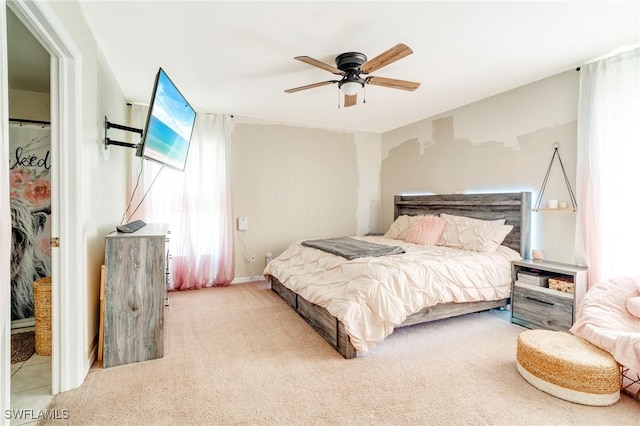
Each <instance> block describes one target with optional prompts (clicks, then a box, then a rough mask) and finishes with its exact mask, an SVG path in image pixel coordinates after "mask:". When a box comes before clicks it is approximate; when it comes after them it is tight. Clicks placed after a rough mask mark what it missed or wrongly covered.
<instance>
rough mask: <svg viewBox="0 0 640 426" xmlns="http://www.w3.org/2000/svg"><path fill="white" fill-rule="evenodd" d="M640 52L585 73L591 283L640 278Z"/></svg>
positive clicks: (585, 244)
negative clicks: (639, 211) (639, 254)
mask: <svg viewBox="0 0 640 426" xmlns="http://www.w3.org/2000/svg"><path fill="white" fill-rule="evenodd" d="M639 160H640V48H637V49H634V50H631V51H627V52H624V53H621V54H618V55H615V56H612V57H610V58H606V59H603V60H599V61H597V62H594V63H591V64H588V65H585V66H583V67H581V68H580V97H579V105H578V162H577V182H576V189H577V199H578V217H577V218H578V220H577V236H578V238H577V239H576V243H577V247H576V253H577V255H578V259H577V260H578V261H579V262H581V263H584V264H586V265H588V267H589V284H590V285H593V284H595V283H596V282H598V281H600V280H602V279H606V278H611V277H614V276H619V275H640V267H639V266H638V256H637V249H636V247H637V244H638V241H640V227H638V225H637V217H638V206H639V205H640V202H639V201H638V197H639V195H638V182H640V165H639Z"/></svg>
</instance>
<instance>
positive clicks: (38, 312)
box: [33, 277, 51, 356]
mask: <svg viewBox="0 0 640 426" xmlns="http://www.w3.org/2000/svg"><path fill="white" fill-rule="evenodd" d="M33 302H34V309H35V319H36V333H35V334H36V353H37V354H38V355H46V356H48V355H51V277H45V278H40V279H39V280H36V281H34V282H33Z"/></svg>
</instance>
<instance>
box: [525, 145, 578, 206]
mask: <svg viewBox="0 0 640 426" xmlns="http://www.w3.org/2000/svg"><path fill="white" fill-rule="evenodd" d="M558 148H560V144H559V143H558V142H555V143H554V144H553V155H552V156H551V162H549V167H548V168H547V174H546V175H545V176H544V181H543V182H542V187H541V188H540V193H539V194H538V199H537V200H536V204H535V205H534V206H533V208H532V209H531V210H532V211H534V212H576V211H578V205H577V203H576V196H575V195H574V194H573V189H572V188H571V183H569V178H568V177H567V172H566V171H565V169H564V164H563V163H562V158H561V157H560V152H559V151H558ZM556 157H557V158H558V162H559V163H560V168H561V169H562V176H563V177H564V183H565V184H566V185H567V191H568V192H569V198H570V200H571V206H567V207H556V208H552V207H540V204H541V203H542V196H543V195H544V190H545V188H546V187H547V182H548V181H549V174H550V173H551V168H552V167H553V161H554V160H555V159H556ZM567 204H568V203H567Z"/></svg>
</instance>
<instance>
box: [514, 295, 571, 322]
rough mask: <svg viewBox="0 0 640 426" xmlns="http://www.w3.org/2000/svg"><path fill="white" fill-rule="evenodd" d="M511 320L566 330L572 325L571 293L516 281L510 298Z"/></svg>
mask: <svg viewBox="0 0 640 426" xmlns="http://www.w3.org/2000/svg"><path fill="white" fill-rule="evenodd" d="M511 320H512V322H514V323H517V324H520V325H524V326H525V327H529V328H546V329H549V330H557V331H568V330H569V329H570V328H571V326H572V325H573V295H572V294H570V293H562V292H559V291H556V290H550V289H548V288H543V287H537V286H529V285H526V284H520V283H516V285H514V287H513V295H512V299H511Z"/></svg>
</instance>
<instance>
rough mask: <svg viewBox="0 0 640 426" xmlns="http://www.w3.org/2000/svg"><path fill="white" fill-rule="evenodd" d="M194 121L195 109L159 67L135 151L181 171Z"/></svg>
mask: <svg viewBox="0 0 640 426" xmlns="http://www.w3.org/2000/svg"><path fill="white" fill-rule="evenodd" d="M195 121H196V112H195V111H194V109H193V108H192V107H191V105H190V104H189V102H188V101H187V100H186V99H185V98H184V96H182V94H181V93H180V90H178V88H177V87H176V86H175V85H174V84H173V82H172V81H171V79H170V78H169V76H168V75H167V73H166V72H164V70H163V69H162V68H160V69H159V70H158V74H157V75H156V80H155V83H154V85H153V93H152V94H151V102H150V104H149V114H148V115H147V123H146V125H145V127H144V129H143V133H142V140H141V142H140V143H139V144H138V147H137V150H136V155H138V156H139V157H142V158H145V159H148V160H151V161H155V162H156V163H160V164H162V165H164V166H168V167H171V168H173V169H176V170H181V171H183V170H184V167H185V165H186V163H187V154H189V144H190V142H191V134H192V133H193V126H194V124H195Z"/></svg>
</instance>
